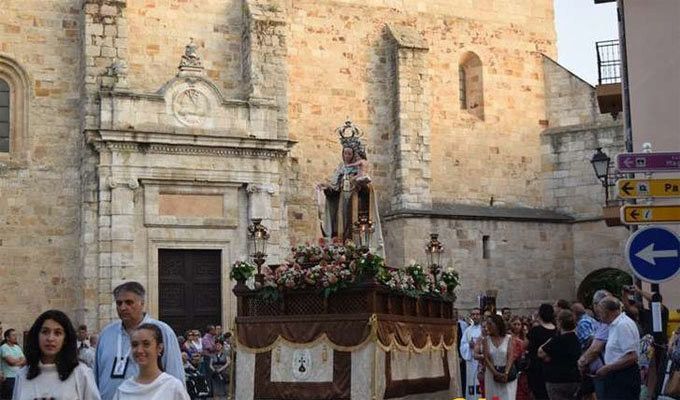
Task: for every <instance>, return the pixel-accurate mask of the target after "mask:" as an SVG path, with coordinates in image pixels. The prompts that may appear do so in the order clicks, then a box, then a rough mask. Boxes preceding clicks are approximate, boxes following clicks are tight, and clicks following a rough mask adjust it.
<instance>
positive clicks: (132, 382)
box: [113, 323, 190, 400]
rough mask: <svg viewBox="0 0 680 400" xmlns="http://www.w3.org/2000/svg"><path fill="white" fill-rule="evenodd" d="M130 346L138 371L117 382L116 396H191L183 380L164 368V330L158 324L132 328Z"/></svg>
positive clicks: (177, 399)
mask: <svg viewBox="0 0 680 400" xmlns="http://www.w3.org/2000/svg"><path fill="white" fill-rule="evenodd" d="M131 347H132V357H133V358H134V360H135V362H136V363H137V365H138V366H139V374H138V375H137V376H134V377H131V378H128V379H127V380H125V381H124V382H123V383H121V385H120V386H118V390H117V391H116V394H115V395H114V396H113V399H114V400H142V399H143V400H190V399H189V395H188V394H187V391H186V389H185V388H184V383H183V382H180V381H179V379H177V378H175V377H174V376H172V375H169V374H166V373H165V372H163V369H162V366H161V355H162V354H163V334H162V333H161V329H160V328H159V327H158V326H156V325H154V324H151V323H147V324H142V325H140V326H139V327H138V328H137V329H135V330H134V332H132V338H131Z"/></svg>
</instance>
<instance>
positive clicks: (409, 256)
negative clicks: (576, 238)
mask: <svg viewBox="0 0 680 400" xmlns="http://www.w3.org/2000/svg"><path fill="white" fill-rule="evenodd" d="M386 224H387V225H388V227H389V229H388V230H387V233H386V237H385V242H386V243H387V244H388V245H389V246H388V247H387V249H386V254H387V255H388V262H389V265H391V266H394V267H401V266H404V265H406V264H408V263H410V262H412V261H414V260H415V261H418V262H420V263H422V264H425V263H426V259H425V252H424V251H423V249H424V247H425V244H426V242H427V239H428V238H429V234H430V233H431V232H437V233H439V240H440V241H441V242H442V244H443V245H444V251H445V252H444V254H443V255H442V261H443V263H444V264H445V266H446V267H453V268H454V269H456V271H458V273H459V274H460V281H461V287H459V288H458V289H457V290H456V294H457V296H458V300H457V302H456V306H457V307H459V308H461V309H469V308H472V307H473V306H475V305H476V301H477V295H478V294H479V293H482V292H484V291H486V290H487V289H496V290H499V298H498V300H497V304H498V306H499V307H504V306H508V307H512V308H513V309H531V310H535V309H536V307H538V305H539V304H540V303H541V302H552V301H554V299H556V298H562V297H563V298H567V299H570V298H573V297H574V295H575V291H574V290H575V289H574V283H573V282H574V270H573V266H572V253H573V247H572V241H571V225H569V224H553V223H543V222H514V221H491V220H488V221H471V220H455V219H435V218H417V219H398V220H392V221H388V222H387V223H386ZM484 235H488V236H489V253H490V254H489V258H488V259H484V258H483V257H482V237H483V236H484Z"/></svg>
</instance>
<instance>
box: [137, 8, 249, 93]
mask: <svg viewBox="0 0 680 400" xmlns="http://www.w3.org/2000/svg"><path fill="white" fill-rule="evenodd" d="M242 3H243V2H242V1H241V0H219V1H218V0H183V1H174V0H173V1H170V0H127V6H126V8H127V20H128V26H129V35H130V42H129V59H128V62H129V68H130V71H129V74H130V78H129V80H130V86H131V87H134V88H136V90H139V91H142V92H155V91H157V90H158V89H159V88H160V87H161V85H163V83H165V81H166V77H168V76H172V75H174V74H175V73H176V72H177V64H178V59H177V54H181V52H182V51H183V49H184V45H186V44H187V43H188V42H189V38H193V39H194V42H195V43H196V44H198V46H199V53H200V54H201V56H202V58H203V65H204V66H205V69H206V74H207V76H208V78H210V79H212V80H214V81H215V82H218V83H219V84H220V86H221V87H220V89H221V90H222V91H223V92H224V93H225V95H226V97H228V98H239V97H242V94H243V93H244V91H245V88H244V87H243V86H242V83H243V82H242V80H241V57H240V49H241V35H242V31H243V19H242V13H243V11H242Z"/></svg>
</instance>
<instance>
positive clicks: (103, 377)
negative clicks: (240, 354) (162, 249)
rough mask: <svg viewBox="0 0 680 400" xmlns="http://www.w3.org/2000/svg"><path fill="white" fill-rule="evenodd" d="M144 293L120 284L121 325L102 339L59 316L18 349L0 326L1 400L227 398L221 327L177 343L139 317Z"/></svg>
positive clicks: (38, 325) (51, 314)
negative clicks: (0, 340) (0, 338)
mask: <svg viewBox="0 0 680 400" xmlns="http://www.w3.org/2000/svg"><path fill="white" fill-rule="evenodd" d="M145 295H146V292H145V289H144V287H143V286H142V285H141V284H139V283H138V282H126V283H124V284H122V285H120V286H118V287H116V289H115V290H114V292H113V297H114V300H115V303H116V311H117V313H118V317H119V318H120V320H118V321H115V322H113V323H111V324H109V325H107V326H106V327H105V328H104V329H103V330H102V331H101V333H100V335H95V334H89V332H88V330H87V326H85V325H80V326H78V328H77V329H76V328H75V327H74V325H73V323H72V322H71V320H70V319H69V318H68V316H67V315H66V314H65V313H63V312H62V311H59V310H49V311H46V312H44V313H42V314H41V315H40V316H39V317H38V318H37V319H36V320H35V322H34V323H33V325H32V326H31V328H30V330H29V331H28V333H27V335H26V336H25V340H24V348H23V349H22V347H21V346H19V341H18V337H17V332H16V330H15V329H7V330H6V331H4V332H3V330H2V324H1V323H0V334H1V335H2V338H3V340H2V343H0V344H1V345H0V399H2V400H5V399H7V400H11V399H14V400H34V399H79V400H100V399H102V400H127V399H129V400H134V399H140V400H141V399H145V400H190V399H192V400H193V399H226V397H227V393H228V384H229V378H230V372H229V371H230V366H231V362H230V360H231V343H230V335H229V333H225V334H223V333H222V332H221V327H220V326H212V325H211V326H208V327H207V329H206V331H205V334H204V335H203V336H202V337H201V335H200V333H199V331H198V330H191V331H189V332H187V334H186V338H187V339H186V340H185V339H184V337H182V336H180V337H179V338H178V337H177V336H176V335H175V333H174V331H173V330H172V329H171V328H170V327H169V326H168V325H167V324H165V323H164V322H162V321H158V320H156V319H153V318H151V316H149V315H148V314H147V313H146V312H145V302H144V298H145Z"/></svg>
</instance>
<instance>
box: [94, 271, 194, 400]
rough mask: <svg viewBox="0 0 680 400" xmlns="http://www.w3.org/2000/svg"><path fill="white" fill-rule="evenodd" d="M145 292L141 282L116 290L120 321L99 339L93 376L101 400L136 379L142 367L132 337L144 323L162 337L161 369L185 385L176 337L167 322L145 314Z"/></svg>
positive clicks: (106, 328)
mask: <svg viewBox="0 0 680 400" xmlns="http://www.w3.org/2000/svg"><path fill="white" fill-rule="evenodd" d="M145 296H146V290H145V289H144V286H142V285H141V284H140V283H139V282H125V283H123V284H122V285H119V286H118V287H116V288H115V289H114V290H113V297H114V299H115V301H116V312H117V313H118V317H120V321H115V322H112V323H110V324H109V325H107V326H106V327H105V328H104V329H103V330H102V332H101V334H100V335H99V343H98V345H97V352H96V356H95V362H94V375H95V378H96V380H97V386H98V387H99V392H100V393H101V397H102V400H111V399H113V396H114V394H115V393H116V389H118V386H120V385H121V383H123V381H125V380H126V379H127V378H129V377H131V376H136V375H137V374H138V372H139V366H138V365H137V363H136V362H135V361H134V359H133V358H132V357H131V354H130V353H131V350H132V348H131V340H130V335H131V333H132V332H133V331H134V330H135V328H137V327H138V326H139V325H141V324H142V323H151V324H155V325H157V326H158V327H159V328H160V329H161V332H162V333H163V345H164V346H163V355H162V356H161V360H160V361H161V366H162V369H163V370H164V371H165V372H167V373H168V374H170V375H172V376H174V377H175V378H177V379H179V380H180V382H184V368H183V367H182V356H181V354H180V349H179V343H178V342H177V336H175V332H173V330H172V328H170V327H169V326H168V325H167V324H165V323H164V322H161V321H158V320H155V319H153V318H151V317H150V316H149V314H147V313H146V312H144V305H145V300H144V298H145Z"/></svg>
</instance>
